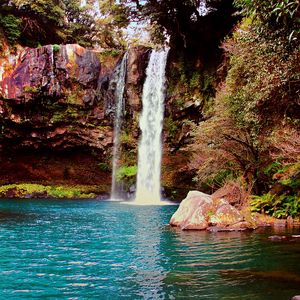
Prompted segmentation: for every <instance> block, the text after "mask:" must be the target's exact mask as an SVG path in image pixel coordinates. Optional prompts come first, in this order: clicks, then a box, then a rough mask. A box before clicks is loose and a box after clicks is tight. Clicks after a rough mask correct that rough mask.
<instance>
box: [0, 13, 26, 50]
mask: <svg viewBox="0 0 300 300" xmlns="http://www.w3.org/2000/svg"><path fill="white" fill-rule="evenodd" d="M21 22H22V21H21V19H20V18H18V17H16V16H14V15H12V14H9V15H6V16H2V15H1V14H0V25H1V26H2V27H3V29H4V32H5V35H6V37H7V39H8V42H9V43H10V44H11V45H14V44H15V43H16V42H17V40H18V39H19V37H20V35H21Z"/></svg>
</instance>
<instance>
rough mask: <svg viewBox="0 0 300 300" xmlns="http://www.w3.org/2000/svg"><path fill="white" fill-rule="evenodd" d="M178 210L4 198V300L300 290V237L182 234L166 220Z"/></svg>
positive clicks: (287, 294)
mask: <svg viewBox="0 0 300 300" xmlns="http://www.w3.org/2000/svg"><path fill="white" fill-rule="evenodd" d="M175 209H176V207H174V206H160V207H159V206H144V207H143V206H131V205H122V204H120V203H117V202H100V201H38V200H26V201H17V200H15V201H14V200H9V201H0V241H1V247H0V299H4V298H5V299H33V298H38V299H45V298H47V297H48V298H49V299H245V300H246V299H247V300H249V299H290V298H291V297H292V296H293V295H296V294H300V290H299V286H300V284H299V282H298V280H299V278H300V270H299V264H298V262H299V259H300V249H299V243H297V242H284V243H281V242H276V243H275V242H272V241H270V240H268V236H269V235H272V234H274V231H272V230H271V229H268V230H262V231H257V232H254V233H253V232H249V233H245V232H243V233H240V232H238V233H225V232H223V233H207V232H205V231H200V232H199V231H181V230H178V229H177V228H173V227H169V226H167V223H168V221H169V219H170V217H171V215H172V214H173V212H174V211H175ZM299 232H300V231H299V229H294V230H293V231H292V230H290V231H289V232H286V231H284V232H281V233H283V234H288V235H289V234H299ZM277 234H278V233H277Z"/></svg>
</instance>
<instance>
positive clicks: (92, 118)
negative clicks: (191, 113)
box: [0, 44, 147, 191]
mask: <svg viewBox="0 0 300 300" xmlns="http://www.w3.org/2000/svg"><path fill="white" fill-rule="evenodd" d="M145 53H146V54H147V49H145V48H134V49H132V50H131V51H130V53H129V58H130V61H129V63H130V65H131V66H130V68H128V70H129V71H128V74H127V78H128V85H129V88H128V94H129V97H128V101H127V106H128V107H129V109H128V110H129V111H131V112H132V111H133V110H135V109H137V108H138V107H139V106H140V105H139V102H138V101H139V100H138V99H139V96H138V94H139V93H140V91H141V82H142V81H143V77H144V73H143V72H144V70H145V66H144V65H143V64H147V60H146V59H145ZM141 57H142V59H141ZM118 59H119V57H113V56H103V55H101V54H100V53H98V52H96V51H93V50H87V49H84V48H82V47H80V46H79V45H75V44H72V45H61V46H59V45H47V46H44V47H41V48H22V47H18V48H17V49H9V48H6V51H4V52H3V53H2V56H1V57H0V125H1V136H0V141H1V143H0V166H1V167H0V181H1V184H8V183H16V182H24V181H25V182H38V183H47V184H53V183H68V184H74V183H75V184H101V185H104V190H106V191H108V190H109V184H110V159H111V147H112V129H113V114H114V109H113V108H114V97H113V93H114V85H113V76H114V72H115V69H116V68H117V66H118Z"/></svg>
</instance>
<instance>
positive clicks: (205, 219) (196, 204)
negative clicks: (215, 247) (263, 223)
mask: <svg viewBox="0 0 300 300" xmlns="http://www.w3.org/2000/svg"><path fill="white" fill-rule="evenodd" d="M246 219H247V220H246ZM170 225H172V226H178V227H180V228H181V229H184V230H188V229H190V230H205V229H206V230H209V231H237V230H239V231H240V230H246V229H254V228H255V227H256V226H255V224H254V221H253V220H249V218H248V217H246V216H244V215H243V214H242V213H241V212H240V211H239V210H237V209H236V208H235V207H233V206H232V205H230V204H229V203H228V201H226V200H225V199H222V198H221V199H214V198H213V197H212V196H210V195H207V194H204V193H201V192H198V191H191V192H189V193H188V195H187V197H186V198H185V199H184V200H183V201H182V202H181V203H180V206H179V208H178V209H177V211H176V212H175V213H174V215H173V216H172V218H171V220H170Z"/></svg>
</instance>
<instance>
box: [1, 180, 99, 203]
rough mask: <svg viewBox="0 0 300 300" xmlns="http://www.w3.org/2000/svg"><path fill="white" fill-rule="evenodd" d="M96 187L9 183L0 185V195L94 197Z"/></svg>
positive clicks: (18, 196)
mask: <svg viewBox="0 0 300 300" xmlns="http://www.w3.org/2000/svg"><path fill="white" fill-rule="evenodd" d="M95 191H97V187H95V186H82V185H78V186H45V185H41V184H31V183H22V184H9V185H3V186H0V197H3V198H5V197H7V194H13V196H14V197H16V198H26V197H27V196H30V195H33V196H34V194H41V197H43V198H44V197H49V198H61V199H71V198H80V199H81V198H82V199H84V198H95V197H96V194H95Z"/></svg>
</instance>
